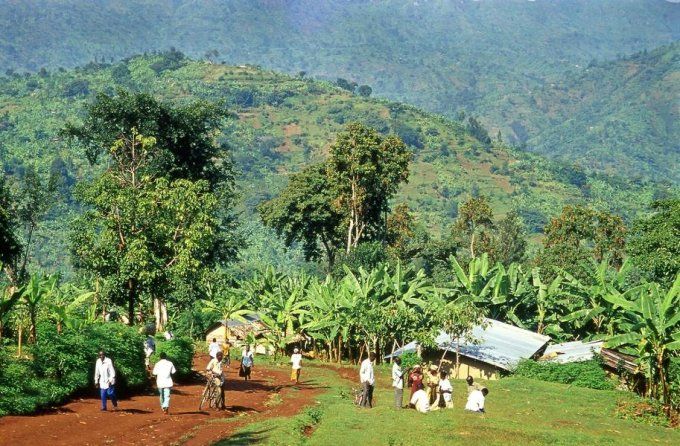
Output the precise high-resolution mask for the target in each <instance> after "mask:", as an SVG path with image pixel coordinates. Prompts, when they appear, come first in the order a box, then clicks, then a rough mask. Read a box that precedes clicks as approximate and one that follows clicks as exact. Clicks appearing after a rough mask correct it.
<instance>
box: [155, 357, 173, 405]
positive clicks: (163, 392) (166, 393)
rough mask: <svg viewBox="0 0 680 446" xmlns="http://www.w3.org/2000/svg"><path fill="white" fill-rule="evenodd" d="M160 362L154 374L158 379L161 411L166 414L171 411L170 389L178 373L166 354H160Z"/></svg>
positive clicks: (157, 385)
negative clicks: (173, 378) (173, 377)
mask: <svg viewBox="0 0 680 446" xmlns="http://www.w3.org/2000/svg"><path fill="white" fill-rule="evenodd" d="M159 356H160V358H161V359H160V361H158V362H157V363H156V365H154V366H153V372H152V374H153V375H154V376H155V377H156V387H158V395H159V397H160V401H161V409H162V410H163V413H164V414H166V415H167V414H168V411H169V410H170V389H172V384H173V382H172V375H173V374H175V373H177V370H176V369H175V365H174V364H173V363H172V362H170V361H168V356H167V355H166V354H165V352H161V353H160V355H159Z"/></svg>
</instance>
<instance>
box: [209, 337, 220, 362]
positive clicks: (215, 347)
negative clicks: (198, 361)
mask: <svg viewBox="0 0 680 446" xmlns="http://www.w3.org/2000/svg"><path fill="white" fill-rule="evenodd" d="M221 350H222V347H220V344H218V343H217V338H213V340H212V342H211V343H210V345H208V353H209V354H210V357H211V358H213V359H215V356H217V352H219V351H221Z"/></svg>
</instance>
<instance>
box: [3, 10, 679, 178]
mask: <svg viewBox="0 0 680 446" xmlns="http://www.w3.org/2000/svg"><path fill="white" fill-rule="evenodd" d="M0 30H2V31H0V68H2V70H3V71H5V70H15V71H18V72H22V71H24V70H28V71H38V70H39V69H40V68H42V67H46V68H48V69H52V70H53V69H55V68H57V67H72V66H75V65H81V64H84V63H87V62H90V61H93V60H97V61H102V60H104V61H107V62H109V61H111V60H117V59H120V58H123V57H127V56H130V55H131V54H135V53H141V52H144V51H153V50H158V49H164V50H165V49H168V48H169V47H175V48H177V49H179V50H181V51H183V52H185V53H187V54H188V55H190V56H193V57H199V58H202V57H206V56H209V57H210V58H212V59H214V60H220V61H222V60H223V61H226V62H228V63H231V64H246V63H248V64H255V65H261V66H263V67H265V68H271V69H276V70H280V71H284V72H288V73H297V72H299V71H305V72H307V73H308V74H309V75H313V76H316V77H321V78H326V79H336V78H338V77H341V78H345V79H349V80H354V81H356V82H358V83H359V84H368V85H370V86H371V87H372V88H373V91H374V95H379V96H383V97H386V98H390V99H394V100H400V101H405V102H408V103H411V104H414V105H417V106H419V107H422V108H424V109H426V110H429V111H433V112H439V113H444V114H446V115H448V116H451V117H455V116H457V115H458V113H459V112H460V111H462V110H465V111H466V112H467V113H468V114H470V113H472V114H475V115H478V116H480V117H481V119H482V122H484V123H485V124H486V125H487V127H488V128H489V130H490V133H491V134H492V135H493V136H496V134H497V131H498V130H500V131H501V135H502V137H503V139H504V140H506V141H509V142H512V143H515V144H518V145H520V146H522V147H524V148H526V149H527V150H532V151H536V152H538V153H541V154H545V155H548V156H550V157H554V158H557V159H559V160H561V161H566V162H569V163H576V164H577V165H579V166H581V167H582V168H584V169H586V170H597V171H604V172H613V173H616V174H620V175H625V176H628V177H633V178H635V177H637V176H641V177H643V178H653V179H654V180H656V181H669V182H671V183H672V184H675V185H677V184H679V183H680V174H679V173H678V172H679V171H680V169H678V168H677V167H678V165H679V164H680V155H679V153H680V146H679V143H678V141H679V140H680V138H678V135H679V130H678V128H679V127H678V126H679V124H678V122H679V120H678V107H679V98H678V91H680V88H679V74H678V73H679V72H680V61H679V60H678V45H677V44H673V42H675V41H677V40H678V39H679V37H680V4H678V3H675V2H668V1H665V0H537V1H526V0H516V1H513V0H482V1H472V0H450V1H444V0H439V1H428V0H419V1H412V0H411V1H406V0H384V1H378V0H375V1H366V0H324V1H318V0H299V1H298V0H295V1H292V0H291V1H283V0H233V1H226V0H224V1H217V0H208V1H195V0H194V1H190V0H165V1H163V0H113V1H84V0H15V1H10V0H0ZM213 50H217V51H216V52H215V51H213ZM208 52H210V54H209V55H208V54H207V53H208ZM10 72H11V71H10Z"/></svg>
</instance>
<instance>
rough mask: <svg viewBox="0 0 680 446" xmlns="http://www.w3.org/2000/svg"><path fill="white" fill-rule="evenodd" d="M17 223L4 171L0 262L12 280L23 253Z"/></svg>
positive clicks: (0, 189)
mask: <svg viewBox="0 0 680 446" xmlns="http://www.w3.org/2000/svg"><path fill="white" fill-rule="evenodd" d="M17 224H18V222H17V217H16V213H15V211H14V206H13V204H12V199H11V197H10V194H9V188H8V187H7V185H6V183H5V177H4V173H3V174H2V175H0V264H3V265H4V267H5V272H6V274H7V276H8V277H9V279H10V281H14V280H15V279H16V269H15V268H14V267H13V266H14V265H15V264H16V261H17V259H18V258H19V256H20V255H21V243H20V242H19V238H18V237H17Z"/></svg>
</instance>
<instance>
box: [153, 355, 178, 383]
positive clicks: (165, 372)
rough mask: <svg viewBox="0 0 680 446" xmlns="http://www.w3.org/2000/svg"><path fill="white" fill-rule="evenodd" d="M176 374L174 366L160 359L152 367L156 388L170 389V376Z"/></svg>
mask: <svg viewBox="0 0 680 446" xmlns="http://www.w3.org/2000/svg"><path fill="white" fill-rule="evenodd" d="M175 372H177V370H175V365H174V364H173V363H172V362H170V361H168V360H167V359H161V360H160V361H158V362H157V363H156V365H155V366H153V372H152V373H153V375H154V376H155V377H156V387H158V388H159V389H164V388H166V387H172V374H173V373H175Z"/></svg>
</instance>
